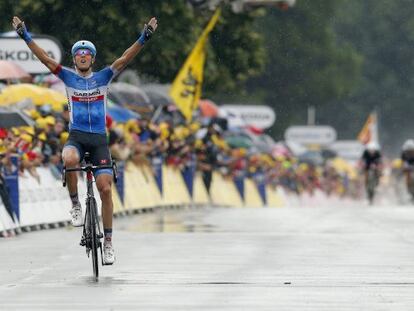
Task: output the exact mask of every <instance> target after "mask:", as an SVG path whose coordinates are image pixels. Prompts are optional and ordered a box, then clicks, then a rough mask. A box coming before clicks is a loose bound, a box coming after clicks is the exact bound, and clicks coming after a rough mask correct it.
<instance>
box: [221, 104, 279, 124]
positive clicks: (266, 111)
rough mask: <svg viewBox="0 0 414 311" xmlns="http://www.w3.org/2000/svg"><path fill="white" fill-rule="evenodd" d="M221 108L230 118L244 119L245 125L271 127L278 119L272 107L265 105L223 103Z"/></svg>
mask: <svg viewBox="0 0 414 311" xmlns="http://www.w3.org/2000/svg"><path fill="white" fill-rule="evenodd" d="M220 109H221V110H224V111H225V112H226V115H227V116H228V117H229V118H237V119H242V120H243V121H244V123H245V125H250V126H254V127H257V128H260V129H266V128H269V127H271V126H272V125H273V124H274V123H275V121H276V114H275V112H274V111H273V109H272V108H270V107H268V106H264V105H223V106H221V107H220Z"/></svg>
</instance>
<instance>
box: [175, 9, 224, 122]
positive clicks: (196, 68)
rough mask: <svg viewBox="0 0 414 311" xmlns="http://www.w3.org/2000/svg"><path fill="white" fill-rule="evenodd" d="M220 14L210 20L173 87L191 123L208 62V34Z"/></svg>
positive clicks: (176, 100)
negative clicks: (206, 47) (205, 63)
mask: <svg viewBox="0 0 414 311" xmlns="http://www.w3.org/2000/svg"><path fill="white" fill-rule="evenodd" d="M220 12H221V11H220V9H217V10H216V12H215V13H214V15H213V17H212V18H211V19H210V21H209V23H208V25H207V27H206V28H205V29H204V31H203V33H202V34H201V36H200V38H199V39H198V41H197V43H196V45H195V46H194V48H193V50H192V51H191V53H190V55H189V56H188V57H187V59H186V60H185V62H184V65H183V67H181V69H180V71H179V72H178V74H177V76H176V77H175V79H174V82H173V84H172V86H171V90H170V96H171V98H172V99H173V100H174V102H175V104H176V105H177V107H178V108H179V109H180V111H181V112H182V114H183V115H184V116H185V118H186V119H187V121H191V119H192V115H193V111H194V110H195V109H197V107H198V101H199V99H200V96H201V86H202V83H203V70H204V62H205V60H206V51H205V45H206V41H207V38H208V34H209V33H210V31H211V30H212V29H213V28H214V26H215V25H216V23H217V20H218V18H219V16H220Z"/></svg>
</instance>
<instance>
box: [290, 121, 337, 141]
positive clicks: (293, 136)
mask: <svg viewBox="0 0 414 311" xmlns="http://www.w3.org/2000/svg"><path fill="white" fill-rule="evenodd" d="M336 136H337V135H336V130H335V129H334V128H333V127H331V126H326V125H323V126H290V127H288V128H287V130H286V131H285V140H286V141H293V142H296V143H300V144H304V145H312V144H315V145H328V144H331V143H333V142H334V141H335V140H336Z"/></svg>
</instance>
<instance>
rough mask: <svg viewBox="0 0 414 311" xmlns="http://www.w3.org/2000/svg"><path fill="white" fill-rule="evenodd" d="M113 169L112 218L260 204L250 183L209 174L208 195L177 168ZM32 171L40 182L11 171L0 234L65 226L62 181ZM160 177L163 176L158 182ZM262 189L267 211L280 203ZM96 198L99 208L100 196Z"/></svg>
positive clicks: (45, 170) (276, 192)
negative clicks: (165, 210) (188, 208)
mask: <svg viewBox="0 0 414 311" xmlns="http://www.w3.org/2000/svg"><path fill="white" fill-rule="evenodd" d="M118 168H119V169H120V172H119V182H118V184H117V185H113V189H112V193H113V201H114V214H115V215H124V214H127V213H129V212H133V211H140V210H143V209H151V208H158V207H171V206H186V205H192V204H194V205H217V206H229V207H243V206H249V207H263V206H264V201H263V194H262V195H261V193H260V187H259V185H257V183H256V182H255V180H254V179H250V178H244V179H240V178H239V179H238V180H237V181H235V180H233V179H231V178H225V177H223V176H222V175H221V174H220V173H218V172H214V173H213V178H212V183H211V186H210V194H209V193H208V191H207V189H206V187H205V185H204V182H203V179H202V176H201V173H200V172H196V171H194V172H193V174H192V176H188V172H186V174H187V175H185V174H183V173H182V172H181V171H180V170H179V169H177V168H174V167H171V166H167V165H163V166H162V170H158V171H157V172H155V171H153V168H152V167H150V166H147V165H141V166H137V165H135V164H133V163H132V162H128V163H125V165H119V166H118ZM37 172H38V174H39V176H40V178H39V179H36V178H34V177H32V176H31V175H29V174H28V173H23V175H20V176H18V177H17V173H16V174H15V177H13V178H14V179H12V181H13V182H10V184H9V192H10V196H11V197H12V198H14V200H12V205H13V211H14V214H12V215H10V212H8V211H7V210H6V208H5V206H4V204H3V203H2V202H1V200H0V236H7V235H11V234H14V233H15V232H16V231H18V230H20V229H22V230H24V231H29V230H33V229H38V228H42V227H48V226H57V225H61V226H63V225H66V224H68V223H69V220H70V215H69V209H70V201H69V199H68V194H67V189H65V188H63V187H62V183H61V180H60V179H59V178H57V176H56V174H53V172H52V170H51V169H50V168H49V167H40V168H38V169H37ZM159 174H162V177H161V178H160V176H159ZM185 178H186V180H185ZM81 180H82V178H80V182H79V184H78V192H79V196H80V198H81V199H82V198H85V193H86V189H85V187H83V186H84V185H83V183H82V182H81ZM160 182H162V185H161V184H160ZM241 183H242V184H241ZM161 186H162V187H161ZM240 186H242V188H243V189H244V190H243V192H244V198H243V197H242V195H241V192H240V191H239V190H238V189H240ZM189 187H191V189H190V188H189ZM261 187H263V185H261ZM264 189H265V191H266V193H265V196H266V198H267V199H266V201H267V205H266V206H267V207H281V206H283V205H285V202H284V194H283V192H281V191H280V189H273V188H272V187H270V186H265V188H264ZM161 190H162V191H161ZM190 190H192V191H190ZM191 192H192V196H191ZM97 200H98V204H100V200H99V196H97Z"/></svg>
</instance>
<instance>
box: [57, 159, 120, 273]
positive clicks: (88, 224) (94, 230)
mask: <svg viewBox="0 0 414 311" xmlns="http://www.w3.org/2000/svg"><path fill="white" fill-rule="evenodd" d="M89 156H90V154H89V152H86V153H85V165H84V166H81V167H77V168H66V167H63V170H62V183H63V187H66V173H67V172H80V171H83V172H86V186H87V197H86V212H85V219H84V224H83V233H82V238H81V241H80V245H81V246H85V247H86V255H87V256H88V258H89V256H90V253H92V269H93V274H94V277H95V280H96V281H97V280H98V277H99V265H98V248H99V249H100V253H101V263H102V265H103V266H105V265H106V264H105V263H104V262H103V256H102V242H101V239H102V238H103V234H102V230H101V228H100V225H99V216H98V209H97V204H96V200H95V197H94V194H93V183H94V178H93V172H94V171H95V170H97V169H105V168H110V169H112V171H113V176H114V181H115V183H116V182H117V167H116V163H115V161H112V164H111V165H99V166H95V165H92V163H90V159H89Z"/></svg>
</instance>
